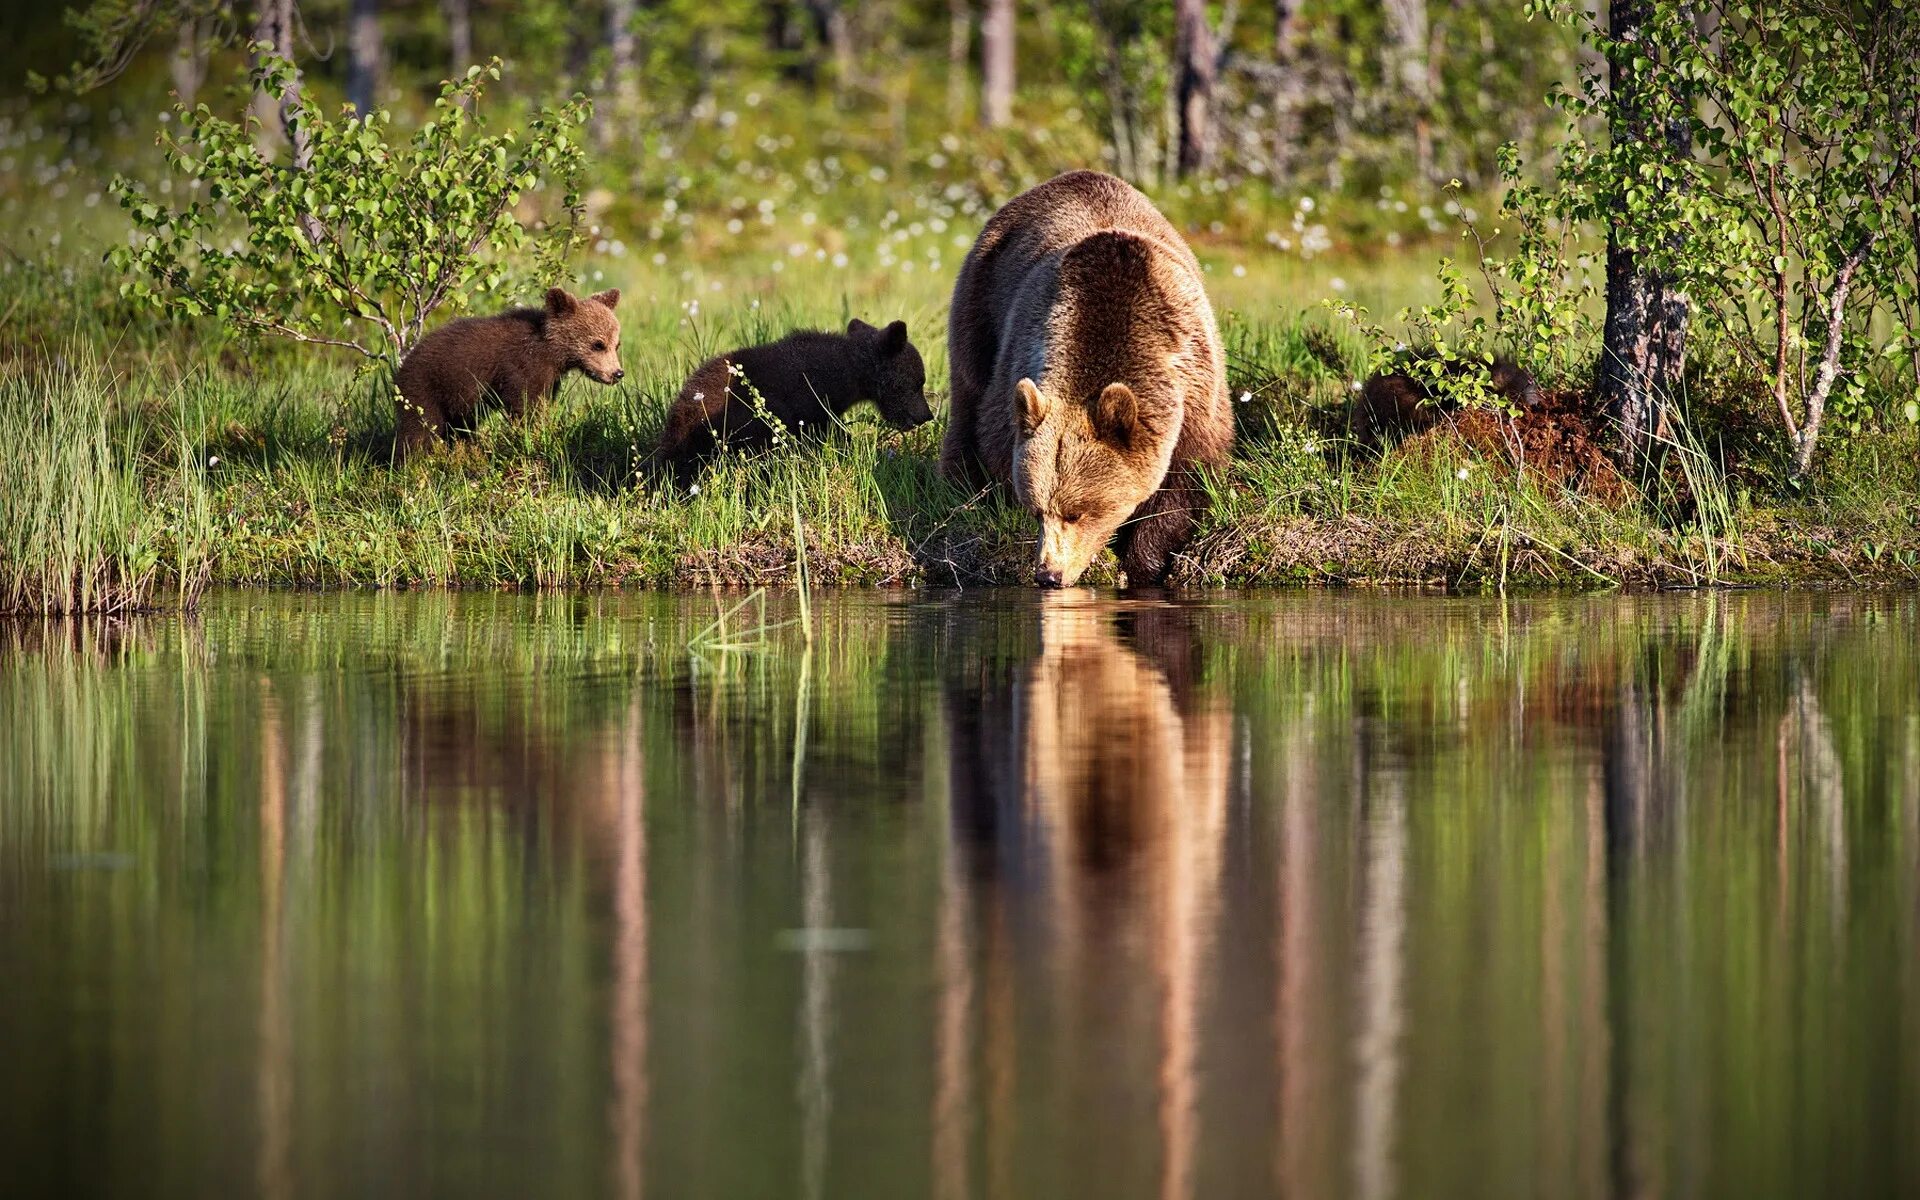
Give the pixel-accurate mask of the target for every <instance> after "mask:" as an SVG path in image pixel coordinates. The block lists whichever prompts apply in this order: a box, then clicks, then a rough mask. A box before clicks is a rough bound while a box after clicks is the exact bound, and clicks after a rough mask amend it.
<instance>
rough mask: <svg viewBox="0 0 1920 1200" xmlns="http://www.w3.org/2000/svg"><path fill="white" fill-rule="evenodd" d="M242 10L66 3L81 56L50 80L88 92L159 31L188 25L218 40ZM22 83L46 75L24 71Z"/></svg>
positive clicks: (174, 3)
mask: <svg viewBox="0 0 1920 1200" xmlns="http://www.w3.org/2000/svg"><path fill="white" fill-rule="evenodd" d="M246 15H247V14H246V13H245V12H244V11H242V9H241V6H238V5H235V4H234V3H233V0H93V3H91V4H88V5H87V6H86V7H84V8H69V9H67V10H66V12H65V16H66V23H67V26H68V27H69V28H70V29H72V30H73V32H74V33H75V34H76V35H77V36H78V37H79V39H80V45H81V49H82V52H83V55H84V57H82V58H80V59H78V60H77V61H75V62H74V63H73V65H71V66H70V67H68V68H67V70H66V73H65V74H63V75H60V76H59V77H57V78H56V79H54V80H53V81H52V83H53V85H54V86H56V87H59V88H61V89H62V90H65V91H72V92H84V91H89V90H91V89H93V88H96V87H99V86H101V85H102V84H106V83H111V82H112V81H113V80H115V79H117V78H118V77H119V76H120V74H121V72H123V71H125V70H126V69H127V67H128V65H129V64H131V63H132V62H133V60H134V58H135V56H137V55H138V54H139V53H140V51H141V50H142V49H143V48H144V47H145V46H146V45H147V43H148V42H150V41H152V40H153V39H154V38H156V37H158V36H160V35H161V34H165V33H170V32H172V31H174V30H176V29H179V28H180V27H182V26H187V27H189V28H191V29H193V30H195V31H203V32H204V35H205V37H206V40H207V41H209V42H212V43H221V42H225V41H226V40H228V38H229V37H230V36H231V35H232V33H233V31H234V30H236V29H237V28H239V26H240V24H241V21H242V18H243V17H244V16H246ZM27 83H28V86H29V87H31V88H32V89H33V90H35V91H42V90H45V88H46V87H47V85H48V80H47V79H46V78H44V77H43V76H41V75H40V74H39V73H37V72H33V71H29V72H28V73H27Z"/></svg>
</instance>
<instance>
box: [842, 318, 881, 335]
mask: <svg viewBox="0 0 1920 1200" xmlns="http://www.w3.org/2000/svg"><path fill="white" fill-rule="evenodd" d="M876 332H878V331H877V330H876V329H874V327H873V326H871V325H869V324H867V323H866V322H865V321H862V320H861V319H860V318H859V317H855V318H854V319H853V320H851V321H848V322H847V336H848V337H863V336H865V335H867V334H869V333H876Z"/></svg>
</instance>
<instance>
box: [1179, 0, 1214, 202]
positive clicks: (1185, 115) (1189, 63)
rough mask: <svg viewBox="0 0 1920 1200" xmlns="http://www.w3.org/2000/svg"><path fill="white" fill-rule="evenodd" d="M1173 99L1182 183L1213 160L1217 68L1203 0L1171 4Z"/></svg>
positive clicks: (1210, 30)
mask: <svg viewBox="0 0 1920 1200" xmlns="http://www.w3.org/2000/svg"><path fill="white" fill-rule="evenodd" d="M1173 57H1174V67H1173V69H1174V96H1175V105H1176V109H1177V112H1178V120H1179V129H1180V134H1179V157H1178V159H1177V160H1176V163H1177V169H1178V171H1179V174H1180V177H1181V178H1182V179H1184V178H1186V177H1187V176H1189V175H1192V174H1193V173H1195V172H1196V171H1204V170H1206V169H1207V167H1208V166H1209V165H1210V164H1211V162H1212V160H1213V85H1214V72H1215V69H1216V67H1217V65H1218V63H1217V58H1216V56H1215V54H1214V48H1213V29H1212V28H1211V27H1210V26H1209V25H1208V24H1207V5H1206V0H1174V4H1173Z"/></svg>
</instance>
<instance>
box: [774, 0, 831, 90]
mask: <svg viewBox="0 0 1920 1200" xmlns="http://www.w3.org/2000/svg"><path fill="white" fill-rule="evenodd" d="M766 12H767V49H769V50H771V51H773V53H774V56H775V61H776V62H778V64H779V67H780V74H781V75H783V76H785V77H786V78H788V79H792V80H796V81H798V82H800V83H804V84H806V85H807V86H808V87H812V86H813V85H814V84H816V83H818V82H819V80H818V78H817V77H816V72H815V70H814V62H813V58H812V56H811V55H809V54H807V53H806V49H807V29H806V22H805V21H803V20H802V19H801V13H800V0H767V3H766Z"/></svg>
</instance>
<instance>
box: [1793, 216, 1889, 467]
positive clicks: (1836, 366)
mask: <svg viewBox="0 0 1920 1200" xmlns="http://www.w3.org/2000/svg"><path fill="white" fill-rule="evenodd" d="M1879 236H1880V235H1879V234H1878V233H1877V232H1876V233H1873V234H1869V235H1868V236H1867V238H1866V240H1865V241H1863V242H1861V243H1860V247H1859V249H1857V250H1855V251H1854V252H1853V253H1852V254H1849V255H1848V256H1847V260H1846V261H1845V262H1844V263H1842V264H1840V272H1839V274H1838V275H1836V276H1835V277H1834V281H1833V292H1832V293H1831V294H1830V295H1829V296H1828V297H1827V346H1826V349H1825V350H1824V351H1823V352H1822V353H1821V355H1820V366H1819V368H1818V370H1816V371H1815V372H1814V377H1813V390H1812V391H1810V392H1808V393H1807V419H1806V421H1805V422H1804V423H1803V424H1802V425H1801V426H1800V436H1799V438H1798V439H1797V443H1798V444H1797V445H1795V447H1794V455H1793V466H1794V474H1796V475H1805V474H1806V473H1807V472H1808V471H1809V470H1811V469H1812V468H1813V452H1814V449H1815V447H1816V445H1817V444H1818V443H1819V440H1820V424H1821V422H1822V421H1823V420H1824V419H1825V418H1826V415H1827V397H1828V396H1830V395H1832V393H1833V385H1834V381H1835V380H1837V379H1839V377H1840V343H1841V342H1842V341H1843V340H1844V339H1845V337H1846V331H1847V297H1848V295H1850V294H1851V293H1852V291H1853V277H1854V275H1855V273H1856V272H1858V271H1859V270H1860V264H1861V263H1863V262H1865V261H1866V257H1867V253H1868V251H1870V250H1872V249H1873V244H1874V242H1876V241H1877V240H1879Z"/></svg>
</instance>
